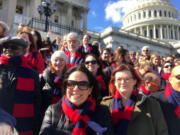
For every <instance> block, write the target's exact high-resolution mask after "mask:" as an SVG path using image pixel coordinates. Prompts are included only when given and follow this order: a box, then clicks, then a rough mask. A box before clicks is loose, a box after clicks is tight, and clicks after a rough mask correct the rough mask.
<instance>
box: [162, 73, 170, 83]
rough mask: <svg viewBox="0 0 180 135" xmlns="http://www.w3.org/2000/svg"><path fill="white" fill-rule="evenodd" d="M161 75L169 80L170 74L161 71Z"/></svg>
mask: <svg viewBox="0 0 180 135" xmlns="http://www.w3.org/2000/svg"><path fill="white" fill-rule="evenodd" d="M160 75H161V77H162V78H163V79H164V80H167V81H169V77H170V74H168V73H163V72H161V73H160Z"/></svg>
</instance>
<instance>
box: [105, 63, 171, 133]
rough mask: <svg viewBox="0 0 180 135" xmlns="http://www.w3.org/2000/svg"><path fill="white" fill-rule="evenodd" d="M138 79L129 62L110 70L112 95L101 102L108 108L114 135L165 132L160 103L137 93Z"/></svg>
mask: <svg viewBox="0 0 180 135" xmlns="http://www.w3.org/2000/svg"><path fill="white" fill-rule="evenodd" d="M139 85H140V78H139V76H138V75H137V73H136V71H135V70H134V69H133V68H132V67H131V66H129V65H125V64H122V65H120V66H118V67H117V68H116V69H115V70H113V72H112V75H111V80H110V85H109V89H110V92H111V94H112V96H111V97H104V99H103V101H102V104H105V105H107V106H108V107H109V109H110V111H111V113H112V122H113V126H114V132H115V134H116V135H168V131H167V126H166V123H165V120H164V117H163V114H162V112H161V109H160V105H159V104H158V103H157V102H156V101H155V100H153V99H150V98H148V97H145V96H142V95H140V94H138V90H137V89H138V86H139Z"/></svg>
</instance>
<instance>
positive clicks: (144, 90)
mask: <svg viewBox="0 0 180 135" xmlns="http://www.w3.org/2000/svg"><path fill="white" fill-rule="evenodd" d="M141 91H142V92H143V93H144V94H145V95H152V94H154V92H153V91H148V90H147V89H146V88H145V87H144V85H141Z"/></svg>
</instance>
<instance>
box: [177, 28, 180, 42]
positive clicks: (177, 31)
mask: <svg viewBox="0 0 180 135" xmlns="http://www.w3.org/2000/svg"><path fill="white" fill-rule="evenodd" d="M176 35H177V40H179V39H180V37H179V27H178V26H177V27H176Z"/></svg>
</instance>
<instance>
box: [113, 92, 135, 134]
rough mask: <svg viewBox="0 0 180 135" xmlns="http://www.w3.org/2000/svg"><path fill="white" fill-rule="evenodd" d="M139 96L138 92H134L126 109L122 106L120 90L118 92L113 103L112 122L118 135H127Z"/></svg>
mask: <svg viewBox="0 0 180 135" xmlns="http://www.w3.org/2000/svg"><path fill="white" fill-rule="evenodd" d="M137 94H138V91H137V90H134V91H133V93H132V95H131V96H130V98H129V100H128V103H127V105H126V106H125V107H124V106H123V104H122V97H121V95H120V93H119V92H118V90H116V93H115V95H114V99H113V103H112V122H113V125H114V131H115V134H116V135H118V134H120V135H127V129H128V125H129V121H130V120H131V118H132V114H133V111H134V107H135V104H136V97H137Z"/></svg>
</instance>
